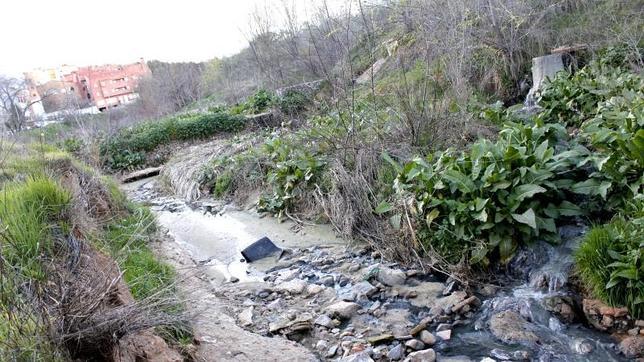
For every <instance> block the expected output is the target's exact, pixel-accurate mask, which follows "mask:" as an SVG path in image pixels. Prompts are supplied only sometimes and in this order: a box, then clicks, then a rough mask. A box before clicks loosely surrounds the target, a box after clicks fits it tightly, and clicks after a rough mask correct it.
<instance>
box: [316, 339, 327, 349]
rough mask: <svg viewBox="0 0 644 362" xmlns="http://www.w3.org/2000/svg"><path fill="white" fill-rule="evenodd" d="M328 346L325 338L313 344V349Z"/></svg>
mask: <svg viewBox="0 0 644 362" xmlns="http://www.w3.org/2000/svg"><path fill="white" fill-rule="evenodd" d="M328 348H329V344H328V343H327V341H325V340H319V341H318V343H316V344H315V349H316V350H318V351H324V350H327V349H328Z"/></svg>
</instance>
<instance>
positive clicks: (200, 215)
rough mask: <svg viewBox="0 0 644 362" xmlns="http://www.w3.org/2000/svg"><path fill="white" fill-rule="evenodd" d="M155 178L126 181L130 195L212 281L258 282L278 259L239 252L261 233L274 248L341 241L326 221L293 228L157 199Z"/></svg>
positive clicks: (270, 220) (243, 213) (254, 215)
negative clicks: (247, 259) (248, 258)
mask: <svg viewBox="0 0 644 362" xmlns="http://www.w3.org/2000/svg"><path fill="white" fill-rule="evenodd" d="M156 180H157V178H156V177H155V178H149V179H145V180H141V181H138V182H134V183H131V184H127V185H126V186H125V187H124V188H125V189H126V190H127V191H128V193H129V194H130V196H131V198H133V199H134V200H136V201H140V202H144V203H147V204H149V205H151V207H150V209H151V210H152V211H153V212H154V214H155V215H156V216H157V221H158V222H159V224H160V225H161V226H163V227H164V228H166V229H167V230H168V234H169V235H170V236H172V237H173V239H174V240H175V242H177V243H179V244H180V245H181V246H183V247H184V248H185V249H187V250H188V251H189V252H190V253H191V256H192V258H193V259H194V260H196V261H198V262H200V263H203V264H205V265H207V266H209V272H210V274H211V277H212V279H213V281H215V282H224V281H230V280H231V279H233V278H236V279H238V280H239V281H240V282H261V281H263V277H264V272H265V271H266V270H268V269H270V268H271V267H273V266H274V265H275V264H276V263H277V262H278V256H275V257H268V258H265V259H262V260H259V261H256V262H253V263H250V264H249V263H246V262H245V261H243V257H242V255H241V251H242V250H243V249H244V248H246V247H247V246H249V245H250V244H252V243H253V242H255V241H256V240H258V239H260V238H262V237H264V236H267V237H268V238H269V239H271V240H272V241H273V243H275V245H277V246H278V247H280V248H309V247H314V246H321V247H340V246H342V245H345V244H346V242H344V241H342V240H341V239H339V238H338V237H336V235H335V232H334V231H333V229H332V228H331V227H330V226H328V225H306V226H298V225H295V224H294V223H293V222H291V221H284V222H281V223H280V222H277V220H276V219H274V218H272V217H262V215H260V214H258V213H256V212H253V211H246V210H239V209H236V208H233V207H231V206H229V205H224V206H221V207H219V210H217V207H213V206H212V205H204V204H199V203H194V204H188V203H186V202H184V201H183V200H179V199H175V198H171V197H163V196H161V195H159V194H158V193H156V192H155V191H154V186H155V183H156Z"/></svg>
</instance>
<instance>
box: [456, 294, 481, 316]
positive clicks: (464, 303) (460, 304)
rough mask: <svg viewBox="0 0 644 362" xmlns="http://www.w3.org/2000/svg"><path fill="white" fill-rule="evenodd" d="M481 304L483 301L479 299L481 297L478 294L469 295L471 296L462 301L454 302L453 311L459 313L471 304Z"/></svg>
mask: <svg viewBox="0 0 644 362" xmlns="http://www.w3.org/2000/svg"><path fill="white" fill-rule="evenodd" d="M480 304H481V301H480V300H479V298H477V297H476V296H474V295H473V296H471V297H469V298H467V299H465V300H463V301H461V302H458V303H456V304H454V306H453V307H452V312H454V313H457V312H459V311H460V310H461V309H462V308H463V307H465V306H469V305H476V306H478V305H480Z"/></svg>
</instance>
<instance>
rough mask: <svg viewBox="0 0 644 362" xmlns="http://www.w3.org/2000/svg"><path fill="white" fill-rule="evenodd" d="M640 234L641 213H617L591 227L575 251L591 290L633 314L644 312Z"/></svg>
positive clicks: (643, 224)
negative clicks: (623, 214) (626, 214)
mask: <svg viewBox="0 0 644 362" xmlns="http://www.w3.org/2000/svg"><path fill="white" fill-rule="evenodd" d="M643 204H644V203H643ZM638 216H639V217H638ZM642 235H644V217H642V215H636V217H634V218H624V217H619V218H616V219H614V220H613V221H611V222H610V223H608V224H605V225H601V226H597V227H594V228H592V229H591V230H590V231H589V232H588V234H586V236H585V238H584V240H583V242H582V243H581V246H580V248H579V250H578V251H577V252H576V254H575V259H576V263H577V270H578V271H579V274H580V276H581V278H582V280H583V281H584V283H585V285H586V286H587V287H588V288H589V289H590V291H591V293H592V294H593V295H594V296H595V297H596V298H599V299H601V300H602V301H604V302H606V303H608V304H610V305H612V306H626V307H628V310H629V312H630V314H631V315H632V316H633V317H634V318H642V317H643V316H644V262H643V260H644V237H642Z"/></svg>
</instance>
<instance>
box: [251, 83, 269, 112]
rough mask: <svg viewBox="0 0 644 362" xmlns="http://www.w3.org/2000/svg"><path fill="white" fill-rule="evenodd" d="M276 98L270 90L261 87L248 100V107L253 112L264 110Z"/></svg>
mask: <svg viewBox="0 0 644 362" xmlns="http://www.w3.org/2000/svg"><path fill="white" fill-rule="evenodd" d="M274 98H275V97H274V96H273V94H272V93H270V92H269V91H267V90H265V89H260V90H259V91H257V93H255V94H253V95H252V96H251V97H250V98H249V99H248V100H247V102H248V109H249V110H250V111H252V112H253V113H261V112H264V111H266V110H267V109H268V108H269V107H270V106H272V105H273V101H274Z"/></svg>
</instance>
